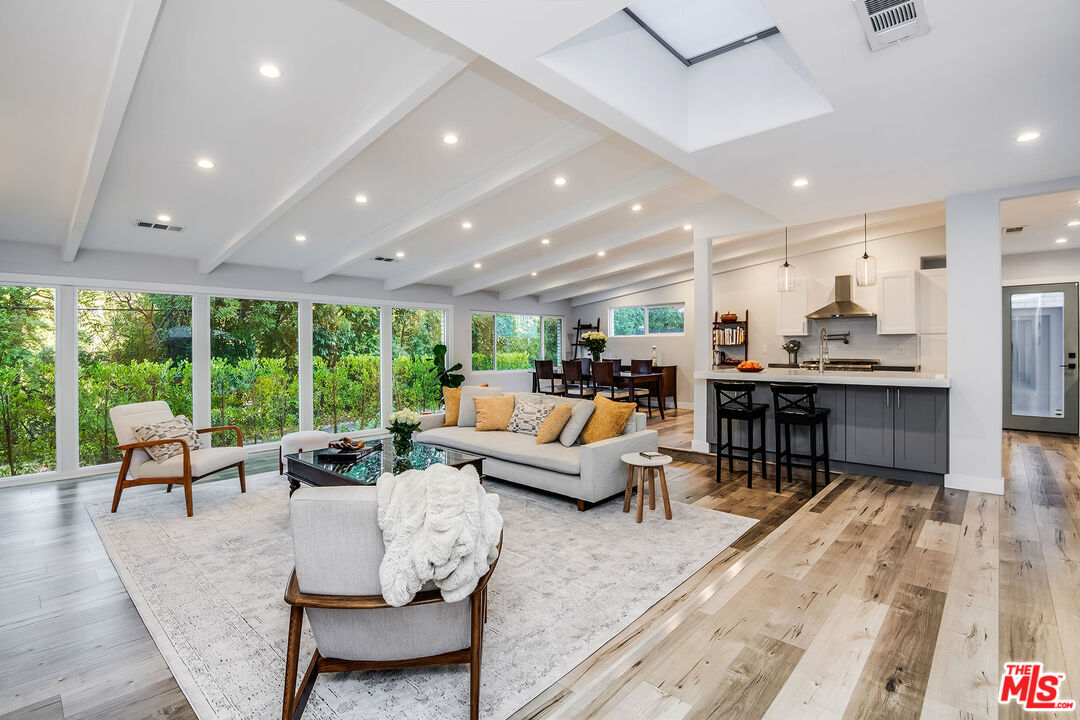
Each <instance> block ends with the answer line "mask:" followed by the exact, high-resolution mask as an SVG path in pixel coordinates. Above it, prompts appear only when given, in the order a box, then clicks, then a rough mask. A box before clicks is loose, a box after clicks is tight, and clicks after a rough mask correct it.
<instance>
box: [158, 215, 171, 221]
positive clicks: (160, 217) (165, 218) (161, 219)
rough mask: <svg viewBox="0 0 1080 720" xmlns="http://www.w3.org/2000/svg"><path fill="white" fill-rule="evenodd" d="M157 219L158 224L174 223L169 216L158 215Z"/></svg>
mask: <svg viewBox="0 0 1080 720" xmlns="http://www.w3.org/2000/svg"><path fill="white" fill-rule="evenodd" d="M157 219H158V222H172V218H171V217H169V216H168V215H158V216H157Z"/></svg>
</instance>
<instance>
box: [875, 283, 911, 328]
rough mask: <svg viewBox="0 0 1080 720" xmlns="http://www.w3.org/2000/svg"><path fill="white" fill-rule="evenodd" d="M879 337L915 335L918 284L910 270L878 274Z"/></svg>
mask: <svg viewBox="0 0 1080 720" xmlns="http://www.w3.org/2000/svg"><path fill="white" fill-rule="evenodd" d="M877 284H878V311H877V325H878V328H877V331H878V334H879V335H915V334H917V333H918V332H919V283H918V277H917V273H916V272H915V271H914V270H905V271H902V272H885V273H878V276H877Z"/></svg>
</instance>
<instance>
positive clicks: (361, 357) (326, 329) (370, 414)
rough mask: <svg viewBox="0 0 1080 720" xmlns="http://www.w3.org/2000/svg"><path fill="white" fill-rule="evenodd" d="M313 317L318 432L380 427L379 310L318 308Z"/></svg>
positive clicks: (347, 307) (316, 424) (347, 306)
mask: <svg viewBox="0 0 1080 720" xmlns="http://www.w3.org/2000/svg"><path fill="white" fill-rule="evenodd" d="M313 316H314V324H313V337H312V346H313V347H312V355H313V357H312V372H313V375H314V378H313V379H314V393H315V397H314V412H315V427H317V428H321V429H323V430H326V431H327V432H334V433H336V432H347V431H352V430H364V429H368V428H374V427H378V426H379V308H376V307H360V306H354V305H315V306H314V308H313Z"/></svg>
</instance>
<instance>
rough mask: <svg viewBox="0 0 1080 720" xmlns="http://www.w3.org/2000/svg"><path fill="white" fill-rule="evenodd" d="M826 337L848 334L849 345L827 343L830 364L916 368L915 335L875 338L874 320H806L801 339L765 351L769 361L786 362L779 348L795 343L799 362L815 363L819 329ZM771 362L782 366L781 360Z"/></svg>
mask: <svg viewBox="0 0 1080 720" xmlns="http://www.w3.org/2000/svg"><path fill="white" fill-rule="evenodd" d="M822 327H825V329H826V330H827V331H828V332H829V334H830V335H839V334H842V333H845V332H850V333H851V335H850V336H849V341H850V342H849V344H847V345H845V344H844V343H843V342H842V341H839V340H830V341H829V357H830V358H832V359H833V360H839V359H843V358H869V359H874V360H880V361H881V362H882V363H884V364H888V365H919V364H920V359H919V336H918V335H878V333H877V318H829V319H826V320H807V325H806V329H807V333H808V334H807V335H806V336H805V337H796V338H791V337H785V338H782V339H780V340H779V341H778V342H777V347H776V349H773V348H769V353H768V355H769V356H770V358H786V357H787V353H786V352H785V351H784V350H781V349H780V348H779V346H780V344H782V343H783V342H784V341H786V340H791V339H795V340H799V341H801V342H802V347H801V348H800V349H799V362H804V361H806V360H814V359H817V356H818V334H819V333H820V332H821V328H822ZM772 362H784V360H783V359H779V360H772Z"/></svg>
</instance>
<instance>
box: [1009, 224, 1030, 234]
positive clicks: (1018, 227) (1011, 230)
mask: <svg viewBox="0 0 1080 720" xmlns="http://www.w3.org/2000/svg"><path fill="white" fill-rule="evenodd" d="M1026 227H1027V225H1016V226H1015V227H1007V228H1005V234H1006V235H1011V234H1012V233H1018V232H1024V228H1026Z"/></svg>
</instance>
